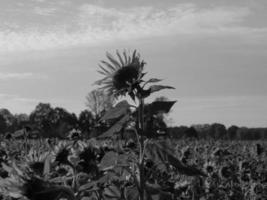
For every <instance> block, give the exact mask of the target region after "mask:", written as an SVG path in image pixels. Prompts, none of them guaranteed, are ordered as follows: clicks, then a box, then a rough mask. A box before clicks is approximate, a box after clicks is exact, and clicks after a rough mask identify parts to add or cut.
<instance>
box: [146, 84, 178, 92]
mask: <svg viewBox="0 0 267 200" xmlns="http://www.w3.org/2000/svg"><path fill="white" fill-rule="evenodd" d="M164 89H175V88H174V87H172V86H167V85H152V86H150V88H149V90H150V92H151V93H153V92H158V91H160V90H164Z"/></svg>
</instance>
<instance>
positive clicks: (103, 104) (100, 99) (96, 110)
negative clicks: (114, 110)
mask: <svg viewBox="0 0 267 200" xmlns="http://www.w3.org/2000/svg"><path fill="white" fill-rule="evenodd" d="M114 102H115V98H114V96H112V95H107V93H106V92H105V91H104V90H99V89H98V90H93V91H91V92H90V93H89V94H88V95H87V96H86V106H87V107H88V109H89V111H91V113H92V114H93V116H94V118H96V119H99V118H100V117H101V115H102V114H103V113H104V112H105V111H106V110H109V109H110V108H111V107H112V106H113V104H114Z"/></svg>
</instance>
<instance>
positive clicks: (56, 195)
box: [0, 163, 75, 200]
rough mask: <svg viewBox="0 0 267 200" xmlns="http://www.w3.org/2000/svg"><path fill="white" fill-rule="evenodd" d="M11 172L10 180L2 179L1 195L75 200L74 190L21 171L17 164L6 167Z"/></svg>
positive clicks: (30, 199) (39, 199)
mask: <svg viewBox="0 0 267 200" xmlns="http://www.w3.org/2000/svg"><path fill="white" fill-rule="evenodd" d="M4 167H5V169H7V171H8V172H9V174H10V176H9V177H8V178H5V179H2V178H0V193H1V194H3V195H4V196H9V197H13V198H23V197H27V198H28V199H29V200H46V199H50V200H56V199H60V197H65V198H68V199H70V200H72V199H73V200H74V199H75V196H74V193H73V192H72V190H70V189H69V188H67V187H63V186H58V185H55V184H53V183H50V182H48V181H45V180H43V179H41V178H39V177H36V176H34V175H30V174H29V172H27V171H24V170H23V169H20V168H19V167H18V166H17V165H16V164H15V163H13V164H12V166H7V165H5V166H4Z"/></svg>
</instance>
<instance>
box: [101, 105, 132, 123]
mask: <svg viewBox="0 0 267 200" xmlns="http://www.w3.org/2000/svg"><path fill="white" fill-rule="evenodd" d="M129 108H130V105H129V103H128V102H127V101H126V100H124V101H121V102H119V103H117V104H116V106H115V107H113V108H111V109H110V110H109V111H107V112H106V113H105V115H104V116H103V117H102V118H101V121H103V120H110V119H116V118H119V117H121V116H122V115H125V114H126V113H128V111H129Z"/></svg>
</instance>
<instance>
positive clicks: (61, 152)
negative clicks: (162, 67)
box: [52, 141, 73, 167]
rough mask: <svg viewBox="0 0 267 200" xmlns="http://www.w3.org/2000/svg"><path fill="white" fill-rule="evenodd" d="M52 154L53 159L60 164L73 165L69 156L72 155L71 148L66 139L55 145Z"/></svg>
mask: <svg viewBox="0 0 267 200" xmlns="http://www.w3.org/2000/svg"><path fill="white" fill-rule="evenodd" d="M52 155H53V161H54V162H55V163H57V164H58V165H69V166H71V167H73V165H72V163H71V162H70V160H69V157H70V156H71V148H70V145H69V144H68V143H67V142H65V141H62V142H59V143H58V144H57V145H56V146H55V148H54V151H53V152H52Z"/></svg>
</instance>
